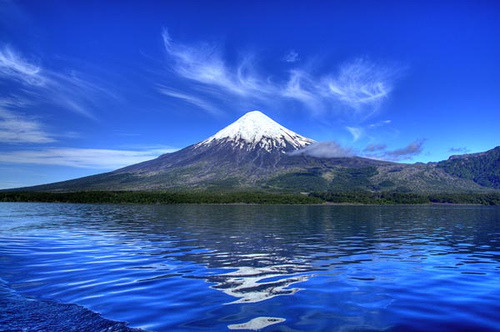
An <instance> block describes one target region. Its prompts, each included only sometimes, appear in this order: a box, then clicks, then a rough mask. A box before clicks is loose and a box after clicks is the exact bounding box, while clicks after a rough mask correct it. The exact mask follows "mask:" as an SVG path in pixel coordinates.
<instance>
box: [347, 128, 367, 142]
mask: <svg viewBox="0 0 500 332" xmlns="http://www.w3.org/2000/svg"><path fill="white" fill-rule="evenodd" d="M345 129H347V131H348V132H349V133H350V134H351V135H352V139H353V141H354V142H356V141H357V140H358V139H360V137H361V136H362V135H363V128H358V127H349V126H347V127H345Z"/></svg>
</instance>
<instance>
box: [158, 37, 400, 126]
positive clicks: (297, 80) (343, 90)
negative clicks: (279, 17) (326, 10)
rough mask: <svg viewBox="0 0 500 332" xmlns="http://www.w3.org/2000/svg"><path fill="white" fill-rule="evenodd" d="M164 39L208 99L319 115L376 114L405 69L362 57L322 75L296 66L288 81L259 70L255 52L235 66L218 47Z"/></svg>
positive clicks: (171, 58) (173, 62)
mask: <svg viewBox="0 0 500 332" xmlns="http://www.w3.org/2000/svg"><path fill="white" fill-rule="evenodd" d="M162 37H163V44H164V47H165V51H166V54H167V60H168V61H167V64H168V68H169V69H170V70H172V71H173V72H174V73H175V74H176V76H177V77H179V78H182V79H185V80H187V83H188V84H189V85H188V89H190V90H191V91H194V92H196V95H197V96H198V95H199V94H200V93H202V94H204V96H205V97H206V98H215V99H218V100H219V101H220V100H221V99H225V98H226V99H227V95H228V94H231V95H233V97H237V98H240V100H244V101H250V102H254V101H256V100H258V101H259V102H261V104H263V105H266V106H269V108H272V107H273V106H275V105H276V104H277V103H281V102H286V101H288V102H290V101H292V102H298V103H300V104H302V105H304V106H305V108H306V109H307V110H309V111H311V112H312V113H313V114H314V115H317V116H318V115H322V114H324V113H325V112H329V113H335V114H339V113H346V114H349V115H350V116H354V117H359V118H362V120H364V119H366V118H367V117H369V116H371V115H373V114H374V113H376V112H377V111H378V110H379V108H380V106H381V105H382V103H383V102H384V101H385V100H386V99H387V98H388V97H389V95H390V93H391V92H392V90H393V85H394V81H395V79H396V78H397V76H398V74H399V72H400V71H401V70H400V68H399V67H398V66H396V65H381V64H377V63H375V62H372V61H369V60H368V59H365V58H357V59H354V60H352V61H348V62H346V63H344V64H342V65H340V66H339V68H338V70H337V71H336V72H335V71H334V72H323V73H322V74H318V71H317V68H314V66H311V65H310V64H309V66H308V67H305V66H302V67H297V66H296V65H294V66H295V67H293V68H291V69H290V70H289V71H288V72H285V73H283V74H284V75H285V77H284V79H283V78H282V79H276V77H274V79H271V78H270V77H269V75H264V74H262V73H261V72H260V71H259V70H258V66H257V65H256V62H255V59H254V57H252V56H250V55H246V56H245V57H243V58H242V60H240V61H239V62H238V63H236V64H232V63H230V62H229V61H226V60H225V58H224V56H223V52H222V50H221V48H220V47H218V46H217V45H213V44H208V43H198V44H190V45H188V44H182V43H177V42H174V41H173V40H172V38H171V37H170V34H169V33H168V31H167V30H166V29H165V30H163V33H162ZM286 59H288V60H290V61H288V62H289V63H291V64H294V63H296V62H297V60H298V54H297V53H296V52H295V51H290V53H289V54H287V57H285V61H287V60H286ZM277 76H280V75H277ZM183 94H185V90H184V92H183ZM174 97H175V96H174ZM184 99H186V100H188V98H184ZM189 99H190V100H193V99H192V98H189ZM194 102H198V101H196V100H194ZM233 104H234V102H233Z"/></svg>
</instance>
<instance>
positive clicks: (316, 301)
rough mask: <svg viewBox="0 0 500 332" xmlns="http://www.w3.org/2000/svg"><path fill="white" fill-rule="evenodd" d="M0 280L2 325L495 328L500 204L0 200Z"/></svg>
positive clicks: (499, 326) (499, 298)
mask: <svg viewBox="0 0 500 332" xmlns="http://www.w3.org/2000/svg"><path fill="white" fill-rule="evenodd" d="M0 278H1V281H0V300H1V303H3V305H2V306H1V307H0V317H1V318H0V330H2V329H3V330H9V329H16V328H20V325H23V324H32V326H37V327H38V328H40V329H43V327H44V326H45V325H44V324H49V323H47V322H44V321H43V320H44V319H45V320H48V319H52V318H53V317H56V318H57V317H59V318H57V319H53V320H52V322H51V323H50V324H53V325H50V326H52V327H51V328H50V329H51V330H58V329H59V330H61V331H63V330H68V329H70V328H74V327H75V326H78V324H87V325H80V326H101V327H102V326H107V325H106V324H112V322H128V326H130V327H134V328H142V329H146V330H150V331H194V330H197V331H199V330H209V331H214V330H216V331H231V330H242V329H243V330H244V329H247V330H248V329H250V330H251V329H253V330H256V329H263V330H264V331H345V330H349V331H352V330H354V331H375V330H376V331H379V330H389V331H399V330H415V331H431V330H478V331H479V330H481V331H495V330H497V331H498V330H500V315H499V313H500V208H499V207H483V206H431V205H423V206H331V205H330V206H326V205H325V206H293V205H292V206H285V205H279V206H277V205H272V206H260V205H170V206H169V205H92V204H88V205H86V204H39V203H0ZM75 304H76V305H78V306H75ZM27 308H28V309H27ZM30 312H33V313H36V315H37V317H38V318H37V319H38V320H37V322H36V324H38V325H33V324H35V323H33V318H32V316H30ZM95 313H98V315H97V314H95ZM33 315H34V314H33ZM58 315H63V317H64V319H61V318H60V317H62V316H58ZM92 324H94V325H92ZM96 324H104V325H96ZM113 326H114V330H113V331H115V330H116V331H119V330H126V327H125V325H123V324H121V325H113ZM110 331H111V330H110Z"/></svg>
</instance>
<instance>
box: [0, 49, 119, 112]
mask: <svg viewBox="0 0 500 332" xmlns="http://www.w3.org/2000/svg"><path fill="white" fill-rule="evenodd" d="M84 76H85V75H84V74H82V73H78V72H76V71H63V70H61V71H56V70H51V69H48V68H43V67H42V66H41V64H35V61H34V60H28V58H27V57H25V56H24V55H22V54H21V53H20V52H18V51H16V50H15V49H14V48H12V47H11V46H9V45H3V46H2V47H0V80H3V81H6V82H8V83H9V82H18V83H20V84H22V87H20V88H18V89H17V93H18V94H22V95H23V97H24V98H25V99H26V98H29V99H30V100H36V101H37V102H39V103H48V104H52V105H54V106H57V107H60V108H62V109H65V110H68V111H71V112H74V113H77V114H79V115H82V116H84V117H87V118H90V119H94V120H95V119H96V117H95V115H94V112H93V111H94V110H95V109H97V106H96V103H97V102H98V101H99V100H101V99H111V98H114V99H117V96H116V95H115V94H113V93H111V92H110V91H109V90H108V89H105V88H103V87H102V86H103V85H101V84H98V83H96V81H98V79H92V80H89V79H85V78H83V77H84ZM4 97H5V96H4Z"/></svg>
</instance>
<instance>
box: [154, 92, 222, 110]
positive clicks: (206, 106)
mask: <svg viewBox="0 0 500 332" xmlns="http://www.w3.org/2000/svg"><path fill="white" fill-rule="evenodd" d="M158 90H159V91H160V92H161V93H162V94H164V95H166V96H169V97H174V98H177V99H182V100H184V101H186V102H188V103H190V104H192V105H195V106H197V107H199V108H201V109H202V110H204V111H206V112H207V113H210V114H212V115H220V114H222V112H221V111H220V110H219V109H218V108H216V107H215V106H213V105H212V104H211V103H210V102H208V101H205V100H203V99H201V98H198V97H195V96H192V95H188V94H185V93H181V92H178V91H174V90H171V89H168V88H164V87H160V88H159V89H158Z"/></svg>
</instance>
